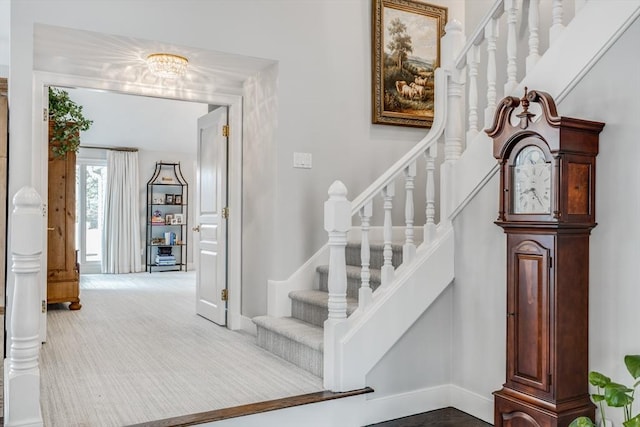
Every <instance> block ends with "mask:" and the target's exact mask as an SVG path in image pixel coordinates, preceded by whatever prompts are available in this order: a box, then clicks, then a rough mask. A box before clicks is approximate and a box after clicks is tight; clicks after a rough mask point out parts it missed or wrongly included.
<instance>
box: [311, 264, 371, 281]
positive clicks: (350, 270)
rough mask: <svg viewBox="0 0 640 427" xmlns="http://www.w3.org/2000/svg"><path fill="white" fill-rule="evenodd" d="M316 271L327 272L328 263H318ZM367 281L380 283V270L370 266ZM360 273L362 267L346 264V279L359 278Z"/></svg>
mask: <svg viewBox="0 0 640 427" xmlns="http://www.w3.org/2000/svg"><path fill="white" fill-rule="evenodd" d="M316 271H317V272H318V273H320V274H329V266H328V265H319V266H318V267H316ZM369 273H370V276H369V281H370V282H375V283H380V280H381V273H380V270H378V269H375V268H371V269H369ZM361 275H362V267H358V266H355V265H347V280H348V279H356V280H360V278H361Z"/></svg>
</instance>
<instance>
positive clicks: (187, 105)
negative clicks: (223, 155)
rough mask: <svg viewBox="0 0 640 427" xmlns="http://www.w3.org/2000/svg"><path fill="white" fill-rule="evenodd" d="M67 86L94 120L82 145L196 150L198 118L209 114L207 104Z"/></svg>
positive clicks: (86, 115) (83, 135)
mask: <svg viewBox="0 0 640 427" xmlns="http://www.w3.org/2000/svg"><path fill="white" fill-rule="evenodd" d="M64 89H65V90H66V91H67V92H69V97H70V98H71V99H72V100H73V101H75V102H77V103H78V104H79V105H82V107H83V110H82V112H83V114H84V116H85V117H86V118H88V119H90V120H93V125H92V126H91V129H89V130H88V131H86V132H83V133H82V135H81V141H82V142H81V144H82V145H94V146H96V145H97V146H116V147H135V148H139V149H141V150H153V151H169V152H171V151H173V152H187V153H194V154H195V153H196V138H197V136H198V133H197V127H196V126H197V119H198V117H200V116H203V115H205V114H207V111H208V106H207V104H200V103H195V102H187V101H177V100H171V99H163V98H151V97H147V96H134V95H126V94H120V93H113V92H104V91H95V90H87V89H68V88H64Z"/></svg>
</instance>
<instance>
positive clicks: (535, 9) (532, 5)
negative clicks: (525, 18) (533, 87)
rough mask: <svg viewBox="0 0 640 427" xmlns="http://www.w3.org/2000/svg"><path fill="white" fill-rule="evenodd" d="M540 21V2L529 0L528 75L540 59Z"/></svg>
mask: <svg viewBox="0 0 640 427" xmlns="http://www.w3.org/2000/svg"><path fill="white" fill-rule="evenodd" d="M539 21H540V0H529V56H527V61H526V63H527V73H529V72H531V70H533V67H534V66H535V65H536V64H537V63H538V60H539V59H540V53H539V52H538V48H539V45H540V38H539V37H538V31H539V29H538V26H539V25H540V24H539Z"/></svg>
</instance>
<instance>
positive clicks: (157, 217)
mask: <svg viewBox="0 0 640 427" xmlns="http://www.w3.org/2000/svg"><path fill="white" fill-rule="evenodd" d="M151 222H152V223H154V224H164V223H165V220H164V218H162V212H160V211H158V210H155V211H153V216H152V217H151Z"/></svg>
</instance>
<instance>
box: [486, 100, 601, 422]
mask: <svg viewBox="0 0 640 427" xmlns="http://www.w3.org/2000/svg"><path fill="white" fill-rule="evenodd" d="M531 103H536V104H538V105H539V109H540V110H541V112H540V117H539V119H538V120H534V118H535V117H536V115H535V114H533V113H532V112H530V111H529V107H530V106H531ZM519 107H521V112H520V113H518V114H515V117H512V116H514V111H515V109H516V108H519ZM603 127H604V123H599V122H592V121H588V120H580V119H574V118H568V117H559V116H558V115H557V111H556V106H555V103H554V101H553V99H552V98H551V96H549V95H548V94H546V93H544V92H541V91H536V90H532V91H530V92H528V93H527V91H526V89H525V95H524V97H523V98H522V99H518V98H515V97H507V98H505V99H503V100H502V102H501V103H500V105H499V106H498V108H497V110H496V115H495V118H494V123H493V126H492V128H491V129H489V130H487V131H486V132H487V134H488V135H489V136H490V137H491V138H493V155H494V157H495V158H496V159H498V162H499V166H500V190H501V191H500V203H499V213H498V219H497V221H496V224H497V225H499V226H500V227H502V228H503V229H504V231H505V233H506V235H507V313H506V315H507V343H506V344H507V345H506V347H507V358H506V360H507V366H506V382H505V383H504V385H503V387H502V389H501V390H499V391H496V392H495V393H494V396H495V419H494V425H495V426H496V427H499V426H506V427H530V426H531V427H547V426H549V427H566V426H567V425H569V423H570V422H571V421H572V420H573V419H574V418H575V417H578V416H583V415H584V416H591V417H593V415H594V405H593V404H592V403H591V401H590V399H589V389H588V382H587V376H588V369H589V367H588V352H589V346H588V338H589V329H588V324H589V318H588V313H589V310H588V307H589V235H590V232H591V230H592V229H593V227H595V226H596V223H595V178H596V161H595V159H596V155H597V154H598V142H599V141H598V139H599V133H600V132H601V130H602V128H603Z"/></svg>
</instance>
